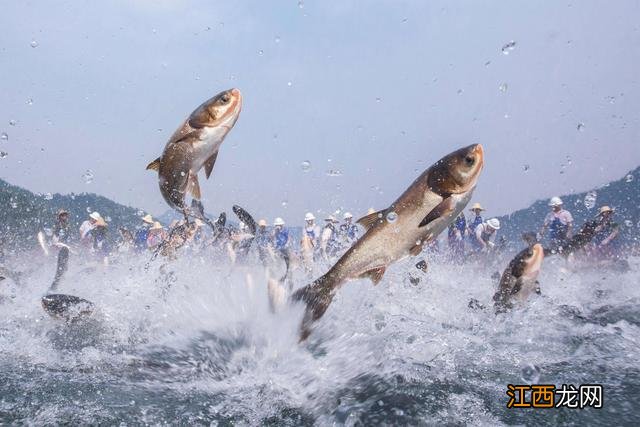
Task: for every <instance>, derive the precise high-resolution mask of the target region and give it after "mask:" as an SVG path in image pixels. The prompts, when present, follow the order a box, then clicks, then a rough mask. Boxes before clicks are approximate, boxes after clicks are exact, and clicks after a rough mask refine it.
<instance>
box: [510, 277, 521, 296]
mask: <svg viewBox="0 0 640 427" xmlns="http://www.w3.org/2000/svg"><path fill="white" fill-rule="evenodd" d="M521 289H522V280H521V279H518V280H516V284H515V285H514V286H513V288H512V289H511V295H515V294H517V293H518V292H520V290H521Z"/></svg>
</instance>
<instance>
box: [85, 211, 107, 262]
mask: <svg viewBox="0 0 640 427" xmlns="http://www.w3.org/2000/svg"><path fill="white" fill-rule="evenodd" d="M89 234H90V236H91V241H92V244H91V247H92V249H93V252H94V253H95V254H96V256H97V257H98V259H99V260H101V261H102V263H103V264H104V265H108V264H109V252H110V247H109V242H108V240H107V223H106V221H105V220H104V219H103V218H102V217H101V216H99V217H98V219H95V222H94V223H93V228H92V229H91V231H90V233H89Z"/></svg>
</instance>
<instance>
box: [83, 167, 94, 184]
mask: <svg viewBox="0 0 640 427" xmlns="http://www.w3.org/2000/svg"><path fill="white" fill-rule="evenodd" d="M82 179H84V182H85V184H91V183H92V182H93V171H92V170H91V169H87V170H86V171H85V173H83V174H82Z"/></svg>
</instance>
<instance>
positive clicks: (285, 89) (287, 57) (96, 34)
mask: <svg viewBox="0 0 640 427" xmlns="http://www.w3.org/2000/svg"><path fill="white" fill-rule="evenodd" d="M638 16H640V2H637V1H622V0H621V1H616V2H604V1H583V0H581V1H577V0H574V1H569V2H566V1H552V0H548V1H537V2H521V1H518V2H514V1H487V2H478V1H457V2H452V1H441V2H439V1H428V2H425V1H418V0H416V1H401V0H393V1H391V0H385V1H382V0H380V1H369V2H362V1H345V0H336V1H311V0H304V1H303V2H299V1H297V0H293V1H273V2H271V1H269V2H268V1H246V2H240V1H226V2H221V1H182V0H174V1H169V0H156V1H153V0H128V1H125V0H122V1H100V2H95V1H89V0H85V1H55V0H46V1H45V0H42V1H19V2H18V1H5V2H3V5H2V14H0V94H1V96H2V102H0V133H6V136H7V138H6V139H5V138H4V137H3V138H2V140H0V151H3V152H5V153H6V157H4V158H0V178H2V179H5V180H7V181H9V182H10V183H12V184H16V185H20V186H23V187H25V188H27V189H29V190H32V191H34V192H39V193H48V192H52V193H56V192H59V193H69V192H75V193H80V192H95V193H98V194H102V195H104V196H107V197H109V198H111V199H113V200H116V201H118V202H120V203H124V204H127V205H130V206H134V207H137V208H142V209H145V210H148V211H150V212H151V213H153V214H160V213H162V212H164V211H165V210H166V209H167V205H166V204H165V202H164V200H163V199H162V197H161V195H160V192H159V189H158V182H157V174H154V173H152V172H150V171H146V170H145V166H146V165H147V163H149V162H150V161H152V160H153V159H155V158H156V157H158V156H159V155H160V154H161V152H162V150H163V148H164V145H165V144H166V142H167V140H168V139H169V137H170V136H171V134H172V133H173V132H174V131H175V129H176V128H177V127H178V126H179V125H180V124H181V123H182V121H183V120H184V119H185V118H186V117H187V116H188V115H189V114H190V113H191V111H193V110H194V109H195V108H196V107H197V106H198V105H199V104H200V103H201V102H203V101H204V100H206V99H208V98H210V97H211V96H213V95H215V94H216V93H218V92H220V91H222V90H225V89H229V88H231V87H236V88H238V89H240V90H241V91H242V94H243V111H242V113H241V114H240V118H239V120H238V122H237V123H236V125H235V127H234V129H233V130H232V131H231V132H230V133H229V135H228V136H227V138H226V140H225V141H224V143H223V145H222V147H221V149H220V153H219V156H218V160H217V163H216V165H215V168H214V171H213V174H212V176H211V178H210V179H209V180H205V179H204V176H201V178H200V186H201V190H202V194H203V202H204V205H205V206H206V207H207V210H208V211H210V212H219V211H222V210H225V211H227V212H230V210H231V206H232V205H233V204H240V205H241V206H243V207H245V208H246V209H247V210H248V211H249V212H251V213H253V214H254V216H255V217H256V218H262V217H264V218H267V219H268V220H269V221H272V220H273V218H274V217H275V216H282V217H283V218H284V219H285V221H287V222H288V223H290V224H299V223H302V218H303V216H304V213H305V212H306V211H312V212H314V213H316V216H318V215H320V216H324V215H326V214H327V213H328V212H333V211H335V210H338V209H339V210H341V211H342V212H344V211H347V210H348V211H351V212H353V214H354V215H356V216H357V215H360V214H363V213H364V212H365V211H366V210H367V209H368V208H369V207H374V208H376V209H381V208H384V207H386V206H388V205H389V204H391V203H392V202H393V201H394V200H395V199H396V198H397V197H398V196H399V195H400V194H401V193H402V191H404V190H405V189H406V187H407V186H408V185H409V184H410V183H411V182H412V181H413V180H414V179H415V178H416V177H417V176H418V175H419V174H420V173H421V172H422V171H423V170H424V169H426V168H427V167H429V166H430V165H431V164H432V163H434V162H435V161H437V160H438V159H440V158H441V157H442V156H444V155H446V154H447V153H449V152H451V151H453V150H455V149H457V148H459V147H462V146H466V145H469V144H472V143H481V144H483V146H484V149H485V167H484V171H483V173H482V176H481V177H480V180H479V183H478V186H477V189H476V192H475V194H474V198H473V201H474V202H475V201H478V202H480V203H482V204H483V205H484V206H485V208H487V215H494V214H495V215H499V214H503V213H508V212H511V211H513V210H516V209H519V208H523V207H526V206H528V205H529V204H530V203H531V202H533V201H535V200H537V199H540V198H547V197H550V196H552V195H555V194H565V193H570V192H573V191H583V190H586V189H590V188H593V187H596V186H598V185H602V184H604V183H606V182H608V181H611V180H614V179H619V178H621V177H623V176H624V175H625V174H626V173H627V171H629V170H631V169H633V168H635V167H636V166H638V165H639V164H640V132H639V129H640V127H639V125H640V122H639V119H640V84H639V79H640V73H639V72H638V70H639V65H640V31H639V29H640V20H638V19H637V18H638ZM503 47H504V49H503ZM0 157H1V156H0ZM303 162H310V168H305V167H304V166H303ZM87 171H90V174H91V175H92V179H87V178H86V174H87ZM638 178H640V177H638Z"/></svg>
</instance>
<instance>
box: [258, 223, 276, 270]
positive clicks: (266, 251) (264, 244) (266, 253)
mask: <svg viewBox="0 0 640 427" xmlns="http://www.w3.org/2000/svg"><path fill="white" fill-rule="evenodd" d="M270 245H271V239H270V237H269V232H268V231H267V220H266V219H261V220H259V221H258V229H257V230H256V247H257V248H258V257H259V258H260V261H262V264H263V265H265V266H266V265H267V262H268V261H269V260H270V259H271V260H272V259H273V257H272V256H271V249H270Z"/></svg>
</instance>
